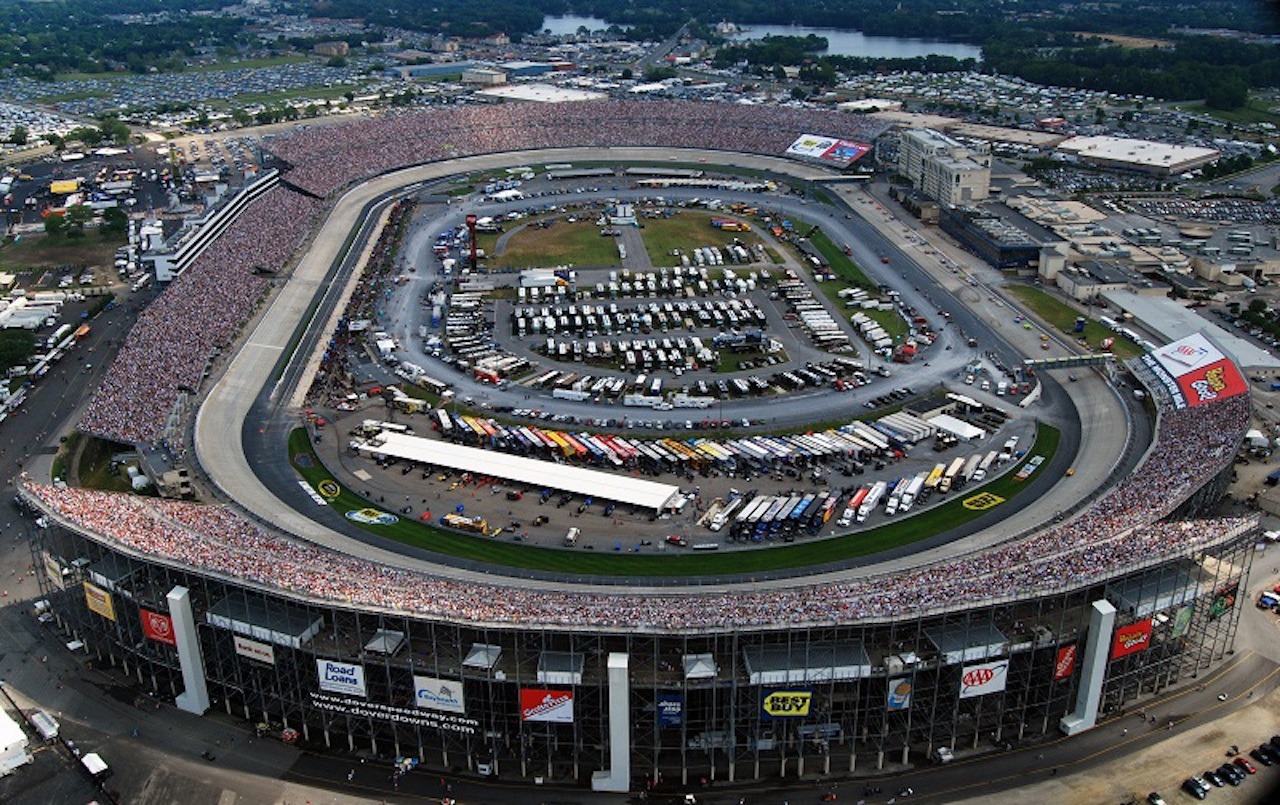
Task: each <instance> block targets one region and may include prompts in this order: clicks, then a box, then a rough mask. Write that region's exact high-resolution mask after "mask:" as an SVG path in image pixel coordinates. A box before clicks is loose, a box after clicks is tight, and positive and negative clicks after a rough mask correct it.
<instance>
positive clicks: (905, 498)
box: [898, 472, 929, 513]
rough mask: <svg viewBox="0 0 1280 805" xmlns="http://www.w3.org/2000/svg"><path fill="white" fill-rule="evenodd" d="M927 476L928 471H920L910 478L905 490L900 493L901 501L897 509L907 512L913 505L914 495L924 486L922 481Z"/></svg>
mask: <svg viewBox="0 0 1280 805" xmlns="http://www.w3.org/2000/svg"><path fill="white" fill-rule="evenodd" d="M928 477H929V473H927V472H922V473H920V474H919V475H917V476H916V477H914V478H912V479H911V483H910V485H908V486H907V491H906V492H903V493H902V502H901V503H899V504H898V511H900V512H903V513H905V512H909V511H911V507H912V506H914V505H915V502H916V497H917V496H918V495H919V494H920V490H921V489H923V488H924V481H925V479H926V478H928Z"/></svg>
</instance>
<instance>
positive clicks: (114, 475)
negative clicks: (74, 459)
mask: <svg viewBox="0 0 1280 805" xmlns="http://www.w3.org/2000/svg"><path fill="white" fill-rule="evenodd" d="M82 438H83V440H84V449H83V451H81V453H80V465H79V466H78V467H77V468H76V473H77V476H78V477H79V479H80V485H81V486H84V487H88V488H89V489H101V490H102V491H104V492H129V491H131V490H132V489H133V487H132V486H131V485H130V483H129V480H128V478H126V477H125V476H123V475H121V474H120V473H118V472H113V471H112V470H111V457H112V456H113V455H115V454H116V453H121V452H125V451H128V450H130V449H131V448H128V447H125V446H123V445H119V444H115V443H114V442H108V441H105V440H103V439H95V438H93V437H92V436H83V437H82Z"/></svg>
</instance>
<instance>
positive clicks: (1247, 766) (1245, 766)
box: [1231, 757, 1258, 774]
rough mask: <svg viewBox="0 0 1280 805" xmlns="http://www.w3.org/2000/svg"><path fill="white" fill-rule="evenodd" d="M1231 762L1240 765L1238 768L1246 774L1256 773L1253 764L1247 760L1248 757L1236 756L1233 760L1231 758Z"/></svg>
mask: <svg viewBox="0 0 1280 805" xmlns="http://www.w3.org/2000/svg"><path fill="white" fill-rule="evenodd" d="M1231 762H1232V763H1234V764H1236V765H1237V766H1239V767H1240V769H1241V770H1242V771H1244V772H1245V773H1246V774H1257V773H1258V770H1257V768H1255V767H1254V765H1253V764H1252V763H1250V762H1249V760H1248V758H1243V757H1238V758H1236V759H1235V760H1233V761H1231Z"/></svg>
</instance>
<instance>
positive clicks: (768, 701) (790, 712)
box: [760, 688, 813, 718]
mask: <svg viewBox="0 0 1280 805" xmlns="http://www.w3.org/2000/svg"><path fill="white" fill-rule="evenodd" d="M812 703H813V691H811V690H807V689H804V688H800V689H792V690H765V691H761V693H760V715H761V717H762V718H804V717H805V716H807V715H809V706H810V705H811V704H812Z"/></svg>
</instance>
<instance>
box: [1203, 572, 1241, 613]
mask: <svg viewBox="0 0 1280 805" xmlns="http://www.w3.org/2000/svg"><path fill="white" fill-rule="evenodd" d="M1239 589H1240V582H1238V581H1232V582H1228V583H1227V584H1224V585H1222V586H1221V587H1219V588H1218V589H1217V590H1215V591H1214V593H1213V604H1212V605H1211V606H1210V607H1209V619H1210V620H1217V619H1218V618H1221V617H1222V616H1223V615H1225V614H1227V613H1228V612H1230V611H1231V608H1232V607H1234V606H1235V605H1236V592H1238V591H1239Z"/></svg>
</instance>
